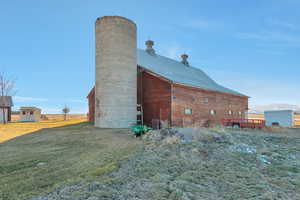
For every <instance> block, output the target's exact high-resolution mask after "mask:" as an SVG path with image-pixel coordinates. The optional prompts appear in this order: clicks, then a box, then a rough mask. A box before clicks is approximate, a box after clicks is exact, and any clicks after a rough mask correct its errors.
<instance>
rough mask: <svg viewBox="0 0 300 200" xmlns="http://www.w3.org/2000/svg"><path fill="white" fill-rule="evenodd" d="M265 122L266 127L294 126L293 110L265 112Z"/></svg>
mask: <svg viewBox="0 0 300 200" xmlns="http://www.w3.org/2000/svg"><path fill="white" fill-rule="evenodd" d="M265 120H266V125H267V126H274V125H275V126H283V127H290V126H294V121H295V119H294V111H293V110H269V111H265Z"/></svg>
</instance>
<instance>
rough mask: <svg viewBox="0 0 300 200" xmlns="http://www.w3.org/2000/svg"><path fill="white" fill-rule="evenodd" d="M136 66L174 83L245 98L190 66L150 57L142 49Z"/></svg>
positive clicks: (168, 59) (165, 58)
mask: <svg viewBox="0 0 300 200" xmlns="http://www.w3.org/2000/svg"><path fill="white" fill-rule="evenodd" d="M137 64H138V65H139V66H141V67H144V68H146V69H147V70H149V71H150V72H153V73H154V74H157V75H159V76H162V77H164V78H166V79H168V80H170V81H172V82H174V83H179V84H184V85H188V86H192V87H197V88H203V89H207V90H212V91H219V92H225V93H230V94H234V95H240V96H246V95H244V94H241V93H239V92H236V91H234V90H231V89H229V88H226V87H223V86H221V85H219V84H218V83H216V82H215V81H214V80H213V79H211V78H210V77H209V76H208V75H207V74H205V73H204V72H203V71H202V70H201V69H199V68H195V67H193V66H190V65H189V66H187V65H184V64H182V63H181V62H178V61H176V60H173V59H170V58H167V57H164V56H160V55H158V54H155V55H150V54H149V53H147V52H146V51H145V50H142V49H138V50H137Z"/></svg>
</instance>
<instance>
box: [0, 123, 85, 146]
mask: <svg viewBox="0 0 300 200" xmlns="http://www.w3.org/2000/svg"><path fill="white" fill-rule="evenodd" d="M85 121H86V119H85V118H81V119H69V120H66V121H64V120H61V119H51V120H45V121H41V122H12V123H8V124H0V143H1V142H5V141H7V140H10V139H12V138H15V137H18V136H22V135H26V134H28V133H32V132H35V131H38V130H41V129H44V128H53V127H59V126H65V125H71V124H77V123H80V122H85Z"/></svg>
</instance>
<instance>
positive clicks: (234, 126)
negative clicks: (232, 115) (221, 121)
mask: <svg viewBox="0 0 300 200" xmlns="http://www.w3.org/2000/svg"><path fill="white" fill-rule="evenodd" d="M232 128H234V129H239V128H240V124H233V125H232Z"/></svg>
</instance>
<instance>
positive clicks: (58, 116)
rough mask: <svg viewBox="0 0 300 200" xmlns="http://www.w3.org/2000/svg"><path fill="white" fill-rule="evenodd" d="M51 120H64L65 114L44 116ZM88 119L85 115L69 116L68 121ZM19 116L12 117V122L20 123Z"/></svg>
mask: <svg viewBox="0 0 300 200" xmlns="http://www.w3.org/2000/svg"><path fill="white" fill-rule="evenodd" d="M43 116H46V118H47V119H49V120H63V119H64V115H63V114H43ZM84 118H87V115H85V114H68V116H67V119H84ZM18 120H19V115H12V121H18Z"/></svg>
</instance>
